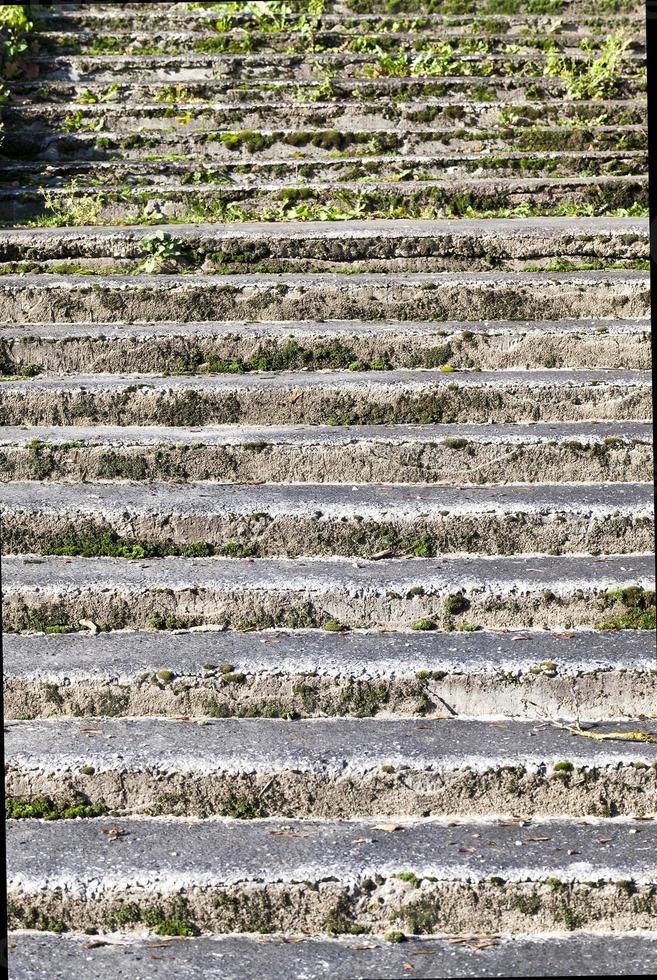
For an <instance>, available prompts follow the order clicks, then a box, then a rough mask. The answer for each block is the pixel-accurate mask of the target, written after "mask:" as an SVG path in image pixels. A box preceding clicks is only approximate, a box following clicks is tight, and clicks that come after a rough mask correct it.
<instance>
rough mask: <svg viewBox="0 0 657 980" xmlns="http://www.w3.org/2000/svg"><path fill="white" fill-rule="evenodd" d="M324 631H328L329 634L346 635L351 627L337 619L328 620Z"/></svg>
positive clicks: (323, 627)
mask: <svg viewBox="0 0 657 980" xmlns="http://www.w3.org/2000/svg"><path fill="white" fill-rule="evenodd" d="M322 629H323V630H326V632H327V633H346V632H347V630H348V629H349V627H348V626H344V625H343V623H340V622H338V620H337V619H327V620H326V622H325V623H324V625H323V626H322Z"/></svg>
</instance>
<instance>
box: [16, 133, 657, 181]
mask: <svg viewBox="0 0 657 980" xmlns="http://www.w3.org/2000/svg"><path fill="white" fill-rule="evenodd" d="M646 148H647V134H646V127H645V125H643V126H604V125H601V126H595V127H582V126H541V127H539V126H536V127H535V128H531V129H528V128H526V129H517V130H516V129H511V130H508V129H505V128H504V127H499V126H498V127H494V128H492V129H486V130H478V129H474V130H467V129H453V128H449V129H442V130H437V129H426V128H422V127H416V128H409V127H404V128H403V129H402V130H401V131H400V129H399V127H394V128H386V129H381V128H380V127H378V128H360V129H315V130H313V129H307V130H298V129H285V128H280V129H275V130H270V129H259V130H245V131H244V132H242V133H238V132H236V133H229V132H227V131H226V130H220V129H219V130H218V129H208V130H202V131H199V130H197V131H195V132H192V133H180V132H177V131H172V132H153V133H129V134H128V135H125V134H121V133H111V132H109V131H103V132H100V133H94V132H76V133H50V132H47V131H46V130H43V131H36V132H35V131H31V132H26V131H21V130H17V131H12V132H9V133H7V134H6V135H5V136H4V138H3V153H4V155H5V157H7V158H8V159H9V160H74V161H80V160H82V161H84V160H111V159H119V160H146V161H149V162H150V161H151V160H152V159H154V160H158V161H161V160H162V159H163V158H164V159H166V158H167V157H170V156H173V157H174V158H177V159H180V158H182V159H186V160H189V161H192V162H193V163H194V165H195V166H198V164H202V163H203V162H204V161H206V162H211V161H219V160H221V161H233V162H234V161H236V160H238V161H244V162H246V161H251V160H257V161H263V160H272V159H273V160H280V159H281V157H288V158H289V159H290V166H291V167H293V166H294V167H295V166H297V165H298V163H299V162H302V161H304V160H306V161H308V160H327V159H329V160H335V159H338V158H339V157H340V155H342V156H344V157H346V158H351V157H353V156H354V155H359V156H362V157H364V158H365V159H368V158H369V157H371V156H376V155H380V154H386V153H395V154H396V155H397V156H398V157H400V158H405V157H409V156H410V157H414V156H418V155H431V156H439V155H441V154H445V153H451V154H468V153H473V152H474V153H480V152H484V153H486V154H488V155H489V156H490V155H492V156H495V155H497V154H499V153H508V152H515V153H523V154H526V155H527V154H530V155H531V154H533V153H538V152H545V151H550V150H552V151H558V152H566V151H573V150H578V151H582V152H583V151H586V150H592V151H602V150H608V151H614V150H616V149H617V150H618V151H619V153H625V152H626V151H628V150H643V151H645V150H646ZM292 172H293V171H292Z"/></svg>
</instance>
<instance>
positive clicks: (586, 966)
mask: <svg viewBox="0 0 657 980" xmlns="http://www.w3.org/2000/svg"><path fill="white" fill-rule="evenodd" d="M9 948H10V953H9V956H10V962H11V971H12V977H14V978H15V980H28V978H29V980H66V978H67V977H69V976H70V971H71V970H73V971H75V973H76V974H78V975H80V974H81V973H82V971H84V970H88V969H89V964H90V963H92V964H93V970H94V976H95V977H96V980H115V978H116V977H119V976H126V977H127V976H132V977H136V976H138V975H139V971H140V970H143V969H144V968H145V969H147V970H148V976H149V977H153V978H156V980H177V978H179V977H180V976H187V975H189V976H193V975H194V972H195V971H197V972H200V973H201V974H202V976H203V977H206V978H208V980H225V978H226V977H227V976H230V977H239V976H240V975H241V974H242V975H243V974H244V973H246V974H247V975H249V976H263V975H266V976H267V977H268V978H270V980H289V978H290V977H297V978H301V980H308V978H311V977H312V978H315V977H331V978H332V980H355V978H358V980H376V978H379V977H389V978H391V980H397V978H401V977H406V976H407V975H408V969H409V967H408V964H409V963H410V966H411V967H412V968H413V970H414V971H415V972H414V974H413V975H414V976H415V977H418V978H419V977H423V978H431V977H436V976H450V977H472V976H474V975H475V973H476V975H477V976H480V977H500V976H504V977H525V976H530V977H550V976H555V977H557V976H599V975H600V973H601V972H603V971H604V970H605V969H608V970H609V971H610V972H612V973H613V975H614V976H642V975H644V974H651V973H654V971H655V968H657V933H655V932H648V931H647V930H646V931H640V932H638V931H637V932H626V933H622V934H620V933H600V932H590V933H586V932H578V933H576V934H574V935H572V934H568V933H564V932H560V933H556V934H551V935H549V936H532V935H523V936H517V937H511V936H494V937H489V936H482V935H471V936H469V937H468V936H466V937H462V938H458V937H457V938H455V937H442V938H438V939H434V938H422V939H421V940H419V939H418V940H414V941H410V942H407V943H405V944H404V945H402V946H398V945H397V944H396V943H389V942H388V943H386V942H377V941H376V940H374V939H370V940H369V941H367V942H366V941H364V940H363V938H362V937H361V938H358V937H357V936H356V937H354V936H352V937H350V938H349V937H342V938H336V939H305V940H304V941H303V942H301V943H300V942H299V937H298V936H290V935H278V936H275V937H274V936H270V937H260V938H258V939H254V938H253V937H249V936H225V937H218V936H217V937H208V936H202V937H199V938H197V939H189V940H188V941H187V942H182V943H181V942H176V940H175V939H164V940H162V939H161V938H160V939H159V941H158V943H157V948H153V941H152V939H151V940H150V941H149V939H148V938H146V939H143V938H140V937H135V938H132V937H127V936H120V935H114V936H111V937H108V938H107V939H103V940H101V941H98V940H93V939H90V938H89V937H88V936H83V935H75V934H73V935H63V936H56V935H54V934H52V933H49V934H43V933H41V934H38V933H29V932H14V933H12V934H11V935H10V937H9ZM90 950H91V952H90ZM155 960H157V961H158V962H154V961H155Z"/></svg>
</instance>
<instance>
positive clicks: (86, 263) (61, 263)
mask: <svg viewBox="0 0 657 980" xmlns="http://www.w3.org/2000/svg"><path fill="white" fill-rule="evenodd" d="M516 220H517V219H516ZM577 220H579V221H582V220H584V219H583V218H578V219H577ZM159 227H161V226H158V228H159ZM199 227H202V226H199ZM89 228H90V230H92V229H93V226H89ZM581 244H582V250H581V251H580V252H579V253H578V254H577V255H574V254H572V253H569V251H568V250H565V251H564V252H562V253H560V257H559V259H555V258H554V256H553V255H538V256H533V257H531V258H529V257H525V258H523V257H517V258H516V257H513V256H508V255H504V254H502V255H499V256H497V255H496V256H490V255H488V256H485V255H482V256H471V257H470V258H467V257H465V256H461V255H459V254H458V252H457V251H456V250H455V251H454V254H452V255H451V256H450V255H444V256H443V255H436V256H422V255H420V256H418V257H405V256H404V257H402V256H400V255H396V256H391V257H390V258H370V257H368V256H365V257H362V258H358V257H357V256H355V257H354V258H345V259H341V258H338V259H332V258H310V257H309V258H304V257H301V258H296V257H294V256H292V257H289V258H285V257H284V258H281V257H272V258H269V257H268V256H267V255H262V256H261V257H260V258H258V257H257V250H256V252H254V253H252V254H253V258H251V255H250V254H249V255H247V260H246V261H244V260H242V259H241V258H240V257H239V255H236V256H235V257H234V258H233V256H231V254H230V253H228V254H225V255H224V254H223V253H220V255H219V258H217V259H215V258H211V257H206V258H205V260H204V261H203V257H202V256H201V260H200V261H199V263H198V264H192V265H191V266H190V267H189V271H190V272H207V273H208V274H210V275H221V274H227V275H239V274H240V273H248V274H249V275H251V274H255V273H258V274H263V275H267V274H269V273H274V274H285V273H288V272H290V273H303V274H308V273H317V272H320V273H323V272H331V273H337V274H345V273H346V274H347V275H353V274H354V273H356V272H358V273H370V272H374V273H393V274H394V273H400V272H411V273H414V272H425V273H426V272H430V273H440V272H490V270H491V268H496V269H499V271H500V272H536V271H539V270H545V271H546V272H550V271H553V270H554V268H555V264H556V265H557V266H558V267H559V268H563V267H566V268H568V269H571V270H573V271H577V270H579V269H581V270H582V271H588V270H590V269H591V268H599V269H603V268H606V269H610V268H611V269H627V270H630V271H644V270H645V269H647V268H648V261H649V260H648V258H644V257H643V255H641V253H642V251H643V249H642V248H641V247H640V246H639V243H637V246H636V247H634V246H629V247H627V248H625V249H624V248H622V246H619V247H618V251H619V252H630V253H632V252H634V253H635V254H637V255H638V256H640V257H632V258H628V257H627V256H626V255H624V254H621V255H619V256H617V257H616V256H605V257H604V258H598V257H596V254H595V251H594V248H595V246H594V248H587V245H590V243H586V242H582V243H581ZM398 247H399V243H398ZM247 251H248V250H247ZM285 251H286V249H285V248H284V247H282V248H281V252H285ZM411 251H412V250H411ZM418 251H419V250H418ZM565 256H568V257H565ZM571 256H572V257H571ZM143 262H144V256H143V255H141V256H140V257H139V258H137V257H135V258H134V259H132V258H115V259H113V258H111V257H109V256H108V257H103V258H97V257H91V258H79V257H77V256H76V257H73V258H72V259H68V260H67V259H63V260H62V259H51V260H46V261H43V262H42V261H39V260H33V259H27V260H19V261H15V262H7V263H5V264H1V263H0V276H5V275H7V276H14V275H22V274H24V273H32V274H35V275H44V274H46V275H73V276H77V275H140V274H141V267H142V265H143ZM354 262H358V265H357V266H356V267H354V265H353V263H354ZM185 268H186V266H184V265H183V266H181V265H178V264H173V265H171V266H170V267H168V266H167V265H166V264H164V265H163V267H162V268H161V269H160V270H157V269H156V270H155V271H156V272H158V271H159V272H162V273H164V274H166V273H168V272H178V273H180V272H184V271H185ZM407 360H408V361H409V363H411V360H410V359H409V357H408V352H407ZM572 366H573V367H574V366H575V365H572ZM591 366H592V367H596V366H597V367H604V366H605V365H602V364H595V363H593V362H592V363H591ZM620 366H621V365H620V364H618V362H617V361H616V360H615V361H614V363H613V364H610V365H609V367H620Z"/></svg>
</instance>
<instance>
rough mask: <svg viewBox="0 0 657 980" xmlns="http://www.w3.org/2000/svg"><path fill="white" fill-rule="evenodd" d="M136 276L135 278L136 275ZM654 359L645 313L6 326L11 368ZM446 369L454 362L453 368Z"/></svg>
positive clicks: (382, 366) (385, 366) (0, 332)
mask: <svg viewBox="0 0 657 980" xmlns="http://www.w3.org/2000/svg"><path fill="white" fill-rule="evenodd" d="M135 281H136V282H138V281H139V280H138V279H137V277H135ZM445 366H447V367H451V368H454V369H455V370H459V371H460V370H468V369H474V370H476V371H499V370H505V371H506V370H519V369H520V370H527V369H540V368H563V369H565V368H573V369H582V368H589V367H590V368H610V369H614V368H616V369H617V368H633V369H637V370H649V369H650V324H649V321H648V320H644V319H641V320H584V319H582V320H548V321H535V320H534V321H529V322H527V321H521V320H520V321H519V320H507V321H504V320H486V321H484V322H470V321H461V322H458V321H457V322H454V321H451V322H450V321H434V322H424V323H414V322H411V321H398V322H394V321H390V320H386V321H377V320H368V321H362V320H329V321H326V320H324V321H321V322H315V321H304V320H296V321H268V322H267V321H264V322H259V323H244V322H240V321H227V322H206V323H204V322H191V323H171V322H160V323H153V324H143V323H76V324H68V323H49V324H47V323H39V324H25V325H22V326H0V370H1V372H2V375H5V376H17V377H18V376H23V377H28V376H30V375H35V374H38V373H41V372H43V371H48V372H53V373H55V374H60V375H62V374H82V373H90V374H97V373H101V372H102V373H109V374H111V373H113V372H123V373H125V372H128V371H134V372H140V373H144V372H152V373H160V374H172V375H192V374H194V375H212V374H226V373H229V374H238V375H245V374H249V373H251V372H263V371H274V370H275V371H281V370H288V371H289V370H297V371H298V370H304V371H317V370H322V369H326V368H332V369H339V368H349V369H350V371H352V372H353V371H357V370H358V371H368V370H372V371H376V372H380V371H384V370H391V369H399V368H436V367H443V368H444V367H445ZM447 373H449V372H447Z"/></svg>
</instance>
